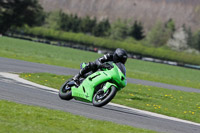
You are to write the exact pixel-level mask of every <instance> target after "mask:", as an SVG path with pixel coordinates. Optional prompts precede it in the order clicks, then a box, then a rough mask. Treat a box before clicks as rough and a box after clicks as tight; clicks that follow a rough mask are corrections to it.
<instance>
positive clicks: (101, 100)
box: [92, 86, 117, 107]
mask: <svg viewBox="0 0 200 133" xmlns="http://www.w3.org/2000/svg"><path fill="white" fill-rule="evenodd" d="M116 93H117V88H116V87H115V86H111V87H110V88H109V89H108V90H107V92H105V93H104V92H103V90H101V89H100V90H98V91H97V92H96V93H95V94H94V97H93V99H92V103H93V105H94V106H96V107H101V106H104V105H106V104H108V103H109V102H110V101H111V100H112V99H113V98H114V97H115V95H116Z"/></svg>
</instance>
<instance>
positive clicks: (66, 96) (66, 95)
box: [59, 82, 73, 100]
mask: <svg viewBox="0 0 200 133" xmlns="http://www.w3.org/2000/svg"><path fill="white" fill-rule="evenodd" d="M67 83H68V82H65V83H64V84H63V85H62V86H61V88H60V90H59V97H60V98H61V99H63V100H71V99H72V98H73V97H72V91H71V89H67V90H66V89H65V87H66V86H67Z"/></svg>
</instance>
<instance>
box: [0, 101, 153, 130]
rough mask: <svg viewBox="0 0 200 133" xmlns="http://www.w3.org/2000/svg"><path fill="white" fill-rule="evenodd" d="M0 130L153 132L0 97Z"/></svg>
mask: <svg viewBox="0 0 200 133" xmlns="http://www.w3.org/2000/svg"><path fill="white" fill-rule="evenodd" d="M0 132H1V133H64V132H65V133H72V132H73V133H122V132H123V133H133V132H134V133H155V132H154V131H150V130H145V129H139V128H133V127H130V126H125V125H119V124H115V123H112V122H106V121H99V120H92V119H89V118H86V117H82V116H78V115H73V114H71V113H66V112H62V111H56V110H50V109H46V108H42V107H36V106H28V105H23V104H17V103H14V102H8V101H2V100H0Z"/></svg>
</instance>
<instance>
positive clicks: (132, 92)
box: [20, 73, 200, 123]
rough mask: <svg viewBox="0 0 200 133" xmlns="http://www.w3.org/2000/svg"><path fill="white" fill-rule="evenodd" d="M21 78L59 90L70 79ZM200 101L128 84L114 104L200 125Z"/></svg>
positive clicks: (51, 76)
mask: <svg viewBox="0 0 200 133" xmlns="http://www.w3.org/2000/svg"><path fill="white" fill-rule="evenodd" d="M20 77H22V78H25V79H27V80H30V81H33V82H36V83H39V84H42V85H46V86H49V87H53V88H57V89H59V88H60V86H61V85H62V84H63V83H64V81H65V80H67V79H68V78H69V76H61V75H54V74H48V73H34V74H30V73H23V74H20ZM52 83H53V85H52ZM199 99H200V94H199V93H189V92H183V91H176V90H169V89H163V88H157V87H150V86H144V85H135V84H128V85H127V87H125V88H124V89H123V90H122V91H119V92H118V93H117V95H116V97H115V98H114V99H113V100H112V102H114V103H117V104H121V105H125V106H129V107H134V108H138V109H142V110H148V111H151V112H156V113H159V114H164V115H168V116H173V117H177V118H181V119H185V120H190V121H194V122H198V123H200V119H199V116H200V102H199Z"/></svg>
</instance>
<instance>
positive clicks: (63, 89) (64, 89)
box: [62, 85, 71, 93]
mask: <svg viewBox="0 0 200 133" xmlns="http://www.w3.org/2000/svg"><path fill="white" fill-rule="evenodd" d="M70 90H71V88H70V87H69V86H68V85H65V86H63V88H62V93H67V92H69V91H70Z"/></svg>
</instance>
